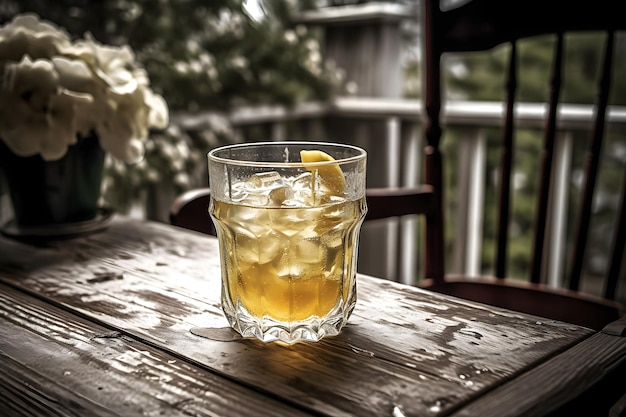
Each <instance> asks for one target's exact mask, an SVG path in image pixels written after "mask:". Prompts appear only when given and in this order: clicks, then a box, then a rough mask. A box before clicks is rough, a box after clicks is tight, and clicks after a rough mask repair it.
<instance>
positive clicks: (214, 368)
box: [0, 216, 626, 417]
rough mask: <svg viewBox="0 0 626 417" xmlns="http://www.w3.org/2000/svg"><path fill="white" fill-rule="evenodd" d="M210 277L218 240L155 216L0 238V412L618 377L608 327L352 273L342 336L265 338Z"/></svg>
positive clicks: (504, 393)
mask: <svg viewBox="0 0 626 417" xmlns="http://www.w3.org/2000/svg"><path fill="white" fill-rule="evenodd" d="M219 291H220V273H219V258H218V246H217V241H216V239H215V238H213V237H210V236H206V235H201V234H197V233H195V232H190V231H187V230H183V229H179V228H175V227H173V226H169V225H164V224H159V223H154V222H144V221H139V220H134V219H130V218H126V217H121V216H117V217H115V218H114V219H113V221H112V222H111V224H110V225H109V227H108V228H107V230H105V231H103V232H100V233H97V234H93V235H89V236H85V237H80V238H76V239H72V240H66V241H58V242H55V243H49V244H47V245H45V246H41V247H39V246H33V245H27V244H22V243H18V242H16V241H13V240H10V239H7V238H0V332H1V334H2V337H1V338H0V404H1V405H0V414H1V415H3V416H13V415H24V416H35V415H71V416H105V415H106V416H108V415H119V416H134V415H142V416H161V415H163V416H178V415H181V416H182V415H185V416H189V415H192V416H205V415H210V416H221V415H223V416H247V415H251V416H261V415H262V416H311V415H332V416H343V415H354V416H390V417H400V416H498V417H504V416H544V415H568V413H571V412H572V410H575V411H576V412H577V413H580V412H583V414H576V415H585V414H584V411H585V410H595V411H597V412H598V414H593V415H607V413H608V409H609V408H610V407H611V405H612V404H614V403H615V402H616V401H617V400H618V399H619V398H621V397H622V395H623V394H624V392H625V390H626V382H624V381H626V378H624V377H625V375H626V371H625V369H626V364H625V363H626V359H625V358H626V337H621V336H619V335H616V334H610V333H619V332H620V331H621V330H619V329H621V327H620V326H618V325H616V326H615V327H614V329H618V330H617V331H615V330H613V331H608V332H606V333H605V332H599V333H596V332H594V331H592V330H589V329H586V328H582V327H577V326H574V325H569V324H565V323H560V322H553V321H549V320H544V319H541V318H538V317H531V316H527V315H524V314H518V313H513V312H510V311H505V310H499V309H495V308H489V307H486V306H484V305H479V304H475V303H470V302H465V301H460V300H458V299H454V298H451V297H446V296H442V295H437V294H434V293H430V292H426V291H423V290H420V289H417V288H414V287H409V286H405V285H402V284H397V283H393V282H390V281H386V280H381V279H376V278H372V277H367V276H362V275H361V276H359V277H358V294H359V297H358V303H357V307H356V309H355V311H354V314H353V316H352V317H351V319H350V322H349V324H348V326H347V327H346V328H345V330H344V332H343V333H342V334H341V335H340V336H337V337H335V338H329V339H326V340H324V341H322V342H320V343H314V344H296V345H293V346H284V345H278V344H268V345H265V344H263V343H260V342H257V341H254V340H247V339H240V338H238V337H236V336H235V335H234V333H233V332H231V331H230V329H224V327H226V326H227V323H226V320H225V319H224V317H223V316H222V312H221V310H220V305H219V299H220V294H219ZM220 329H221V330H220ZM203 332H206V333H203ZM197 334H201V335H202V334H205V336H207V335H208V336H209V337H203V336H198V335H197ZM589 415H591V414H589Z"/></svg>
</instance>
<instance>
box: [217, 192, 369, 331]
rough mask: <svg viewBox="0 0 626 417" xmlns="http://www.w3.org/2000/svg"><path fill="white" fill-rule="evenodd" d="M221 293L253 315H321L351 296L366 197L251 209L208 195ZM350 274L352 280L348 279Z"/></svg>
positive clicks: (286, 317) (294, 317) (286, 318)
mask: <svg viewBox="0 0 626 417" xmlns="http://www.w3.org/2000/svg"><path fill="white" fill-rule="evenodd" d="M211 214H212V216H213V218H214V220H215V223H216V225H217V227H218V231H219V233H220V245H221V248H220V250H221V253H222V262H223V264H224V265H225V268H224V273H226V275H227V276H226V277H224V280H223V282H224V285H225V286H226V287H227V288H224V289H223V290H224V292H225V293H226V294H228V296H229V300H228V302H229V303H230V304H231V305H232V306H233V308H234V309H236V310H237V309H239V308H244V309H245V310H247V311H248V313H249V314H251V315H252V316H255V317H256V318H258V319H262V318H264V317H265V318H271V319H273V320H276V321H279V322H295V321H302V320H306V319H308V318H311V317H325V316H326V315H327V314H329V313H331V312H332V311H333V310H334V309H337V308H341V307H342V306H343V305H345V304H346V303H349V302H350V298H351V295H352V294H351V292H352V291H353V287H354V286H353V283H354V278H353V277H354V273H355V271H353V270H352V269H353V268H354V267H355V262H353V259H352V258H353V256H355V248H356V245H357V242H356V239H357V237H356V236H357V233H355V230H356V229H357V228H358V227H359V226H360V223H361V220H362V218H363V215H364V214H365V201H364V199H361V200H358V201H342V200H337V201H336V202H331V203H329V204H325V205H323V206H319V207H250V206H244V205H236V204H230V203H224V202H221V201H214V202H213V204H212V208H211ZM350 277H352V278H350Z"/></svg>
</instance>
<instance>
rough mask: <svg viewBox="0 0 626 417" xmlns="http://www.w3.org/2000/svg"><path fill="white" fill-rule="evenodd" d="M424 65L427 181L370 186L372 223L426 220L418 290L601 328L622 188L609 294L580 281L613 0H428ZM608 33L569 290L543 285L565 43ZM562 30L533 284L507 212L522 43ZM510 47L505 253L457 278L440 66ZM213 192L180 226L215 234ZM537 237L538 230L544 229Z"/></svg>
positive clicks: (198, 200)
mask: <svg viewBox="0 0 626 417" xmlns="http://www.w3.org/2000/svg"><path fill="white" fill-rule="evenodd" d="M422 3H423V5H424V7H423V15H422V19H423V31H422V33H423V36H424V54H425V55H424V59H425V66H424V68H425V74H424V76H425V83H424V85H425V92H424V95H423V96H424V109H425V115H424V118H425V120H424V135H425V139H426V147H425V149H424V161H425V164H424V166H425V181H424V182H425V185H424V186H422V187H418V188H413V189H368V190H367V203H368V206H369V212H368V215H367V217H366V221H368V220H373V219H381V218H387V217H397V216H403V215H407V214H419V215H423V216H424V219H425V222H424V224H425V238H424V239H425V243H424V246H423V247H424V252H425V253H424V258H423V260H422V261H423V265H424V279H422V280H421V281H420V282H419V285H420V286H422V287H424V288H428V289H430V290H433V291H437V292H441V293H446V294H450V295H453V296H457V297H461V298H465V299H470V300H474V301H478V302H483V303H487V304H490V305H494V306H499V307H504V308H507V309H511V310H516V311H522V312H526V313H530V314H535V315H538V316H542V317H546V318H551V319H555V320H562V321H566V322H570V323H575V324H579V325H584V326H588V327H590V328H594V329H602V328H603V327H604V326H605V325H606V324H607V323H610V322H612V321H614V320H616V319H618V318H619V317H621V316H622V315H623V314H624V308H623V306H622V305H621V304H619V303H618V302H616V301H615V293H616V288H617V283H618V278H619V269H620V264H621V262H622V257H623V254H624V246H625V243H626V204H625V202H624V194H626V193H624V192H622V200H621V206H620V213H621V214H618V221H617V224H616V226H615V229H616V232H615V235H614V238H613V244H612V253H611V254H609V258H610V267H609V268H608V271H607V274H606V275H607V276H606V282H605V290H604V296H603V297H597V296H592V295H588V294H584V293H582V292H581V291H580V290H579V288H580V277H581V273H582V270H583V264H582V260H583V258H584V257H583V255H584V252H585V248H586V243H587V234H588V230H589V223H590V218H591V202H592V197H593V191H594V187H595V180H596V176H597V172H598V166H599V156H600V155H599V154H600V149H601V143H602V140H603V136H604V122H605V119H606V111H607V102H608V94H609V91H610V79H611V60H612V51H613V42H614V34H615V31H616V30H618V29H624V27H625V26H626V19H623V18H622V14H621V13H620V12H619V11H618V10H617V3H618V2H613V1H609V0H596V1H595V2H593V3H591V4H589V2H584V1H579V0H575V1H574V0H572V1H567V0H553V1H552V2H549V4H548V3H546V2H544V1H540V0H524V1H501V0H473V1H470V2H465V3H463V4H462V5H460V6H458V7H457V8H455V9H450V10H446V11H443V10H442V9H441V8H440V7H439V1H438V0H422ZM570 30H571V31H587V30H594V31H595V30H598V31H605V32H606V33H607V37H606V48H605V59H604V63H603V69H602V71H601V82H600V83H599V86H600V91H599V92H598V102H597V103H596V121H595V125H594V128H593V132H592V134H591V138H590V145H589V154H588V163H587V166H586V174H585V178H586V179H585V181H586V184H585V187H584V193H583V197H582V198H581V206H580V213H579V214H578V221H577V225H576V239H575V242H576V246H575V248H574V250H573V252H572V253H571V255H570V257H569V258H570V259H571V266H570V272H569V273H570V274H571V276H570V278H569V280H568V282H569V288H566V289H553V288H549V287H548V286H547V285H546V284H544V283H543V282H542V280H541V273H540V271H541V268H542V265H543V259H542V257H543V246H544V242H545V235H544V231H545V230H546V222H547V214H546V213H547V208H548V197H549V195H550V177H551V171H552V160H553V155H552V154H553V146H554V141H555V134H556V130H557V129H556V126H557V105H558V99H559V90H560V86H561V79H562V75H561V73H562V71H563V70H564V69H565V68H564V66H563V53H562V50H563V39H564V34H565V33H566V32H567V31H570ZM552 33H553V34H555V35H554V36H555V37H556V39H557V41H556V50H555V58H554V62H553V68H554V69H553V74H552V81H551V85H549V86H547V87H548V88H549V89H550V96H549V103H548V112H547V120H546V122H545V132H544V135H543V149H542V161H541V172H540V174H539V178H538V181H539V184H540V186H539V196H538V198H537V201H538V203H537V208H536V218H535V226H534V230H535V238H534V247H533V251H532V267H531V272H530V276H529V277H528V280H526V281H520V280H519V279H516V280H511V279H509V278H507V265H506V259H507V249H508V245H509V236H508V229H509V223H510V220H509V211H510V204H511V189H510V188H511V187H510V184H511V171H512V158H513V151H514V145H515V138H514V136H515V118H514V108H515V107H514V106H515V98H516V87H517V72H516V66H517V48H516V45H517V42H518V41H519V40H521V39H523V38H526V37H533V36H538V35H545V34H552ZM507 43H508V44H510V45H511V48H510V52H511V54H510V59H509V68H508V79H507V81H506V91H505V95H506V104H505V109H506V111H505V120H504V122H503V128H502V133H503V138H502V142H501V143H502V153H501V154H502V160H501V165H500V167H501V168H500V175H501V179H500V181H499V183H500V184H501V189H500V197H499V202H498V213H499V214H498V225H499V230H498V232H497V245H496V247H497V250H496V254H495V273H494V274H493V275H494V276H488V277H465V276H461V275H458V274H457V275H452V274H449V273H446V270H445V265H446V264H445V262H444V261H445V256H444V253H445V250H444V247H445V242H444V237H445V234H444V231H445V227H444V226H445V225H446V222H445V216H444V207H445V203H444V201H445V200H444V192H443V188H444V183H445V182H444V177H443V172H444V170H443V165H444V155H443V154H442V152H441V150H440V142H441V137H442V133H443V126H442V123H441V120H440V119H441V118H440V111H441V108H442V105H443V94H442V74H441V69H442V65H441V60H442V56H443V55H444V54H448V53H454V52H470V51H485V50H489V49H492V48H495V47H497V46H499V45H502V44H507ZM207 207H208V189H202V190H193V191H191V192H188V193H185V194H183V195H181V196H180V197H179V198H178V199H177V200H176V201H175V202H174V204H173V205H172V210H171V216H170V221H171V222H172V224H175V225H180V226H184V227H188V228H191V229H194V230H198V231H201V232H205V233H213V234H214V233H215V230H214V228H213V227H212V225H210V224H209V223H210V222H209V221H207ZM537 231H538V232H537Z"/></svg>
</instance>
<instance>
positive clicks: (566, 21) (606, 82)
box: [422, 0, 626, 299]
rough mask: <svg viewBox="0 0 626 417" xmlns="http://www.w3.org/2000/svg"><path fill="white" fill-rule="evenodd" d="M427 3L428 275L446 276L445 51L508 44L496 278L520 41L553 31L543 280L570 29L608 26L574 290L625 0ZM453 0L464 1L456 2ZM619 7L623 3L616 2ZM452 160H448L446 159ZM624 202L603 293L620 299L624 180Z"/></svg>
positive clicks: (502, 259)
mask: <svg viewBox="0 0 626 417" xmlns="http://www.w3.org/2000/svg"><path fill="white" fill-rule="evenodd" d="M422 3H423V6H424V7H423V16H422V19H423V20H422V21H423V27H422V28H423V31H422V33H423V42H424V55H423V57H424V70H425V73H424V77H425V78H424V87H425V91H424V109H425V112H424V113H425V115H424V117H425V120H424V134H425V139H426V142H427V143H426V149H425V182H426V183H427V184H429V185H431V186H432V187H433V189H434V192H435V199H434V205H435V206H436V208H435V210H433V214H431V215H430V216H429V218H428V220H427V223H426V242H427V243H426V245H425V250H426V255H425V260H424V262H425V276H426V277H427V278H431V279H433V280H434V281H435V282H439V281H441V282H442V281H443V280H444V276H445V263H444V255H443V254H444V245H445V242H444V237H445V230H444V224H446V223H445V219H444V195H443V194H444V193H443V189H444V177H443V173H444V168H443V158H442V152H441V147H440V143H441V139H442V133H443V130H444V129H443V126H442V121H441V119H442V117H441V112H442V108H443V104H444V92H445V88H444V85H443V82H444V75H443V72H442V70H443V64H442V62H443V59H442V58H443V57H444V56H446V55H448V54H452V53H467V52H472V51H488V50H492V49H494V48H496V47H500V46H502V45H509V51H510V55H509V57H508V64H507V66H508V68H507V70H506V71H507V74H506V76H505V78H506V80H505V83H504V85H503V96H504V97H505V101H506V102H505V105H504V109H505V111H504V114H505V120H504V122H503V124H502V129H501V131H502V139H501V147H502V149H501V160H500V168H499V172H498V173H499V180H498V184H499V188H500V189H499V197H498V209H497V212H498V218H497V219H498V220H497V232H496V240H497V242H496V245H495V247H496V253H495V261H494V265H495V267H494V274H495V275H496V277H498V278H504V277H506V276H507V250H508V248H509V246H508V244H509V243H508V242H509V237H510V236H509V230H510V211H511V182H512V181H511V179H512V172H513V160H514V149H515V143H516V137H515V136H516V118H515V114H516V102H515V101H516V98H517V95H518V89H517V88H518V85H519V81H518V80H519V78H520V77H519V73H518V65H519V63H518V54H519V48H518V43H519V42H520V41H521V40H523V39H525V38H532V37H537V36H540V35H553V36H554V39H555V42H554V45H555V46H554V57H553V60H552V70H551V71H552V73H551V75H550V82H549V85H547V86H546V88H547V90H548V91H549V95H548V103H547V112H546V121H545V126H544V127H545V129H544V132H543V141H542V149H541V155H540V158H541V161H540V167H541V168H540V172H539V173H538V176H537V181H538V190H539V194H538V196H537V200H536V201H537V203H536V204H537V206H536V210H535V224H534V231H535V232H534V233H535V235H534V243H533V248H532V259H531V271H530V277H529V279H530V281H532V282H539V281H540V280H541V273H540V271H541V268H542V262H543V259H542V257H543V253H544V245H545V242H546V240H545V233H544V232H545V231H546V222H547V213H548V204H549V199H550V194H551V188H550V181H551V180H550V179H551V177H552V175H553V174H552V171H553V161H554V145H555V138H556V133H557V127H558V111H557V110H558V108H559V107H558V106H559V104H560V103H559V100H560V98H561V97H560V93H561V88H562V83H563V77H564V75H563V74H564V72H566V71H567V70H568V69H569V68H568V66H567V65H566V64H565V59H564V48H565V46H564V44H565V39H566V35H567V34H568V33H570V32H583V31H600V32H602V33H604V34H605V38H604V40H605V46H604V50H603V60H602V62H601V63H600V67H601V69H600V72H599V74H600V78H599V80H598V87H599V89H598V92H597V101H596V103H594V105H595V122H594V125H593V128H592V130H591V133H590V137H589V145H588V151H587V157H586V166H585V174H584V186H583V192H582V195H581V198H580V207H579V209H578V214H577V216H578V217H577V221H576V225H575V230H576V232H575V236H574V239H573V242H574V248H573V249H572V252H571V254H570V255H569V259H571V264H570V265H569V274H570V277H569V279H568V280H567V282H569V287H570V289H572V290H579V286H580V276H581V271H582V270H583V264H582V263H583V259H584V256H583V254H584V252H585V249H586V244H587V242H588V233H589V225H590V219H591V212H592V201H593V195H594V189H595V184H596V179H597V176H598V168H599V166H600V162H599V161H600V154H601V146H602V141H603V138H604V136H605V134H604V133H605V132H604V130H605V129H604V126H605V122H606V117H607V105H608V100H609V95H610V92H611V81H612V77H613V78H614V77H615V75H613V74H612V73H611V71H612V65H613V63H612V59H613V56H614V54H613V52H614V49H615V46H614V44H615V36H616V31H618V30H622V29H625V28H626V19H624V15H623V13H622V12H621V11H620V10H621V8H620V7H619V6H620V3H621V2H619V1H612V0H596V1H593V2H590V1H582V0H551V1H547V2H546V1H544V0H522V1H515V0H508V1H502V0H473V1H461V2H448V3H450V4H451V8H449V9H443V8H442V7H441V4H440V3H442V2H440V1H439V0H422ZM453 3H457V4H458V6H457V7H454V6H453ZM618 9H619V10H618ZM448 163H449V162H448ZM621 199H622V200H621V206H620V208H619V210H620V211H619V212H618V215H617V219H618V220H617V224H616V225H615V233H614V236H613V238H612V239H613V243H612V253H611V254H610V256H609V268H608V270H607V281H606V283H605V287H604V288H605V289H604V296H605V297H606V298H609V299H614V297H615V290H616V286H617V282H618V277H619V267H620V264H621V261H622V257H623V254H624V244H625V240H626V221H625V217H626V213H625V210H626V208H625V204H624V187H622V196H621Z"/></svg>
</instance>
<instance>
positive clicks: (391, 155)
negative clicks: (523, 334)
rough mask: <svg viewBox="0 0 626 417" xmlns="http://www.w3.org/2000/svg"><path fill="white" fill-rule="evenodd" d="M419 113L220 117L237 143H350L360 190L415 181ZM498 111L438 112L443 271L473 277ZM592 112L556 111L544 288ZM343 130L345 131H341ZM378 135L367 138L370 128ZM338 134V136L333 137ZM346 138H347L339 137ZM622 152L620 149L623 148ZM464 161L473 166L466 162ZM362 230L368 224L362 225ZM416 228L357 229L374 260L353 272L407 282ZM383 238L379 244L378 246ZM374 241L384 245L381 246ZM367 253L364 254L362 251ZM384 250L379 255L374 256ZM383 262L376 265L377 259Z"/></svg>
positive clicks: (617, 124)
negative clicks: (451, 153) (361, 150)
mask: <svg viewBox="0 0 626 417" xmlns="http://www.w3.org/2000/svg"><path fill="white" fill-rule="evenodd" d="M545 114H546V105H545V104H541V103H525V104H520V105H519V106H518V107H517V108H516V116H517V121H516V123H517V127H518V128H529V129H535V128H536V129H540V128H542V127H543V123H544V117H545ZM421 115H422V105H421V103H420V101H418V100H405V99H387V98H362V97H359V98H348V97H342V98H337V99H335V100H334V101H332V102H330V103H304V104H300V105H298V106H295V107H294V108H290V109H287V108H285V107H280V106H276V107H272V106H262V107H245V108H239V109H237V110H235V111H233V112H232V113H230V114H229V115H228V118H229V120H230V123H231V125H232V127H233V129H234V130H235V131H236V132H238V134H237V137H238V140H240V141H243V140H249V138H248V137H247V131H248V130H249V129H250V128H251V127H259V126H264V128H265V129H266V132H267V136H266V137H265V138H264V139H265V140H284V139H289V140H290V139H305V140H306V139H311V140H313V139H328V140H335V141H342V142H351V143H355V144H358V145H361V146H364V147H365V148H366V149H367V150H368V154H369V155H368V185H370V186H378V187H380V186H389V187H399V186H411V185H415V184H418V183H419V182H420V179H421V178H420V174H421V166H420V163H421V151H420V150H421V148H422V147H423V143H422V134H421V126H420V122H421ZM503 115H504V107H503V104H502V103H498V102H449V103H448V104H447V105H446V106H444V108H443V112H442V118H443V120H444V123H445V125H446V126H447V127H448V128H450V129H456V130H457V131H459V132H461V133H460V138H459V142H458V147H459V148H458V150H459V151H458V154H459V155H460V156H462V157H460V158H459V161H458V163H457V164H456V169H457V170H460V172H458V173H457V175H458V178H459V179H460V182H459V183H458V184H457V189H458V190H459V191H458V193H457V195H456V196H454V197H455V198H456V201H457V204H456V207H457V213H455V214H453V221H454V222H455V223H456V227H455V245H454V249H453V252H454V253H453V254H451V255H450V257H449V259H450V261H451V265H450V269H451V271H455V272H463V273H464V274H469V275H473V274H477V273H478V272H479V268H480V256H481V255H480V254H481V246H482V241H483V236H482V230H483V218H484V212H483V209H484V204H483V199H484V196H485V186H484V184H485V175H486V173H485V170H484V169H480V168H472V167H483V166H484V165H485V163H484V161H485V159H486V146H485V133H484V132H485V129H486V128H488V127H498V126H500V125H501V123H502V120H503ZM207 116H208V114H196V115H193V116H190V115H175V116H174V120H175V121H176V122H177V123H179V124H180V125H181V126H183V127H186V128H190V129H202V128H203V127H204V120H207ZM592 120H593V108H592V107H591V106H581V105H563V106H561V107H560V108H559V124H558V128H559V131H560V134H559V140H558V144H557V145H556V147H555V163H556V166H555V168H554V172H555V177H554V182H553V187H554V188H553V196H554V198H553V200H552V203H551V207H550V210H551V211H552V212H553V213H555V214H557V215H553V216H551V218H552V222H551V223H550V227H552V228H553V229H554V230H556V231H557V232H558V235H559V236H562V238H561V239H556V240H553V241H551V242H550V245H549V248H548V251H549V254H548V256H547V258H546V259H549V266H548V268H549V271H550V273H547V274H546V276H550V277H551V278H550V282H549V283H550V285H553V286H560V285H561V280H562V276H563V266H562V259H563V257H562V256H561V255H560V254H562V253H563V251H564V244H565V243H564V242H565V237H564V234H565V230H566V222H567V216H566V215H564V214H565V212H566V207H567V204H566V202H567V198H568V187H567V183H568V182H569V177H570V166H571V160H572V153H571V147H572V132H575V131H577V130H590V129H591V124H592ZM607 123H608V129H607V131H608V130H610V131H616V130H617V131H620V132H621V131H626V108H624V107H612V108H610V109H609V112H608V117H607ZM346 124H349V125H350V126H351V128H350V129H348V130H345V129H344V130H342V126H344V125H346ZM373 124H375V125H377V127H378V130H376V129H374V131H375V132H376V133H375V134H372V132H371V131H372V129H371V127H372V126H373ZM337 132H340V133H337ZM346 132H350V133H349V134H346ZM625 146H626V145H625ZM469 160H472V162H478V163H468V161H469ZM367 227H369V226H367ZM418 230H419V224H418V222H417V220H415V219H401V220H399V221H392V222H387V223H385V224H384V226H382V228H381V227H380V226H373V230H372V231H369V230H367V228H365V229H364V233H363V237H362V242H361V244H362V248H361V254H362V255H363V253H364V252H363V251H368V250H369V251H371V253H372V254H373V255H374V256H362V257H361V263H360V265H359V268H360V270H361V272H364V273H370V274H372V275H377V276H384V277H387V278H391V279H397V280H399V281H402V282H405V283H409V284H414V283H415V279H416V278H415V271H419V257H418V256H416V253H417V251H418V250H419V239H420V238H419V234H418ZM381 239H384V240H381ZM381 242H384V246H383V244H381ZM368 247H369V249H368ZM381 247H384V248H385V251H386V255H382V256H381V250H380V248H381ZM383 258H384V259H383Z"/></svg>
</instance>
